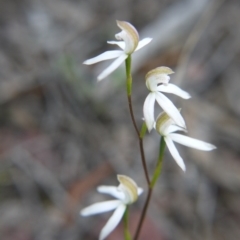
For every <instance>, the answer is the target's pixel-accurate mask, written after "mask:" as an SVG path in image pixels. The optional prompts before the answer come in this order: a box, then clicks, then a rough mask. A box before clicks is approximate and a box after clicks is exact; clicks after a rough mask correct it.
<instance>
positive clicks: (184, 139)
mask: <svg viewBox="0 0 240 240" xmlns="http://www.w3.org/2000/svg"><path fill="white" fill-rule="evenodd" d="M170 137H171V139H172V140H173V141H175V142H177V143H180V144H182V145H184V146H187V147H191V148H195V149H199V150H203V151H211V150H213V149H215V148H216V146H214V145H212V144H210V143H207V142H204V141H201V140H197V139H195V138H191V137H188V136H184V135H181V134H177V133H171V134H170Z"/></svg>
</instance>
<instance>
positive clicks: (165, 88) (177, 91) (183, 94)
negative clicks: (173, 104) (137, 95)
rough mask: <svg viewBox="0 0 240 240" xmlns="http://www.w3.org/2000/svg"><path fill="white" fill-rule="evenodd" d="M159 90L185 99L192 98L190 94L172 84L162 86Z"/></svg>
mask: <svg viewBox="0 0 240 240" xmlns="http://www.w3.org/2000/svg"><path fill="white" fill-rule="evenodd" d="M157 90H158V91H161V92H166V93H172V94H175V95H177V96H179V97H181V98H184V99H189V98H191V96H190V94H189V93H188V92H186V91H183V90H182V89H181V88H179V87H178V86H176V85H175V84H171V83H168V84H167V85H164V84H162V85H160V86H158V87H157Z"/></svg>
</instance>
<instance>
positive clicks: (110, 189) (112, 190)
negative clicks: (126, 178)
mask: <svg viewBox="0 0 240 240" xmlns="http://www.w3.org/2000/svg"><path fill="white" fill-rule="evenodd" d="M97 190H98V192H100V193H105V194H109V195H111V196H113V197H115V198H117V199H119V200H123V199H124V193H123V192H121V191H119V189H118V187H115V186H99V187H98V188H97Z"/></svg>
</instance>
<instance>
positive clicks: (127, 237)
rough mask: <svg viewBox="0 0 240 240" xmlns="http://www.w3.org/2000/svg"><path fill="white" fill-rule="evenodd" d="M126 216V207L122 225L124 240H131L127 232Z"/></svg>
mask: <svg viewBox="0 0 240 240" xmlns="http://www.w3.org/2000/svg"><path fill="white" fill-rule="evenodd" d="M128 215H129V211H128V206H127V208H126V210H125V213H124V216H123V224H124V240H131V239H132V238H131V234H130V232H129V230H128Z"/></svg>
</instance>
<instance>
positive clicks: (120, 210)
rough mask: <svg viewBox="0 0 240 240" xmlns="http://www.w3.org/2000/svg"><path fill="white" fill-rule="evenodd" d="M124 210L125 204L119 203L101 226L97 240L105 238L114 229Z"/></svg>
mask: <svg viewBox="0 0 240 240" xmlns="http://www.w3.org/2000/svg"><path fill="white" fill-rule="evenodd" d="M125 210H126V205H125V204H121V205H119V206H118V207H117V209H116V210H115V211H114V213H113V215H112V216H111V217H110V218H109V220H108V221H107V223H106V225H105V226H104V227H103V229H102V231H101V233H100V236H99V240H103V239H105V238H106V237H107V236H108V235H109V234H110V233H111V232H112V231H113V230H114V229H115V227H116V226H117V225H118V223H119V222H120V221H121V219H122V217H123V214H124V212H125Z"/></svg>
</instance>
